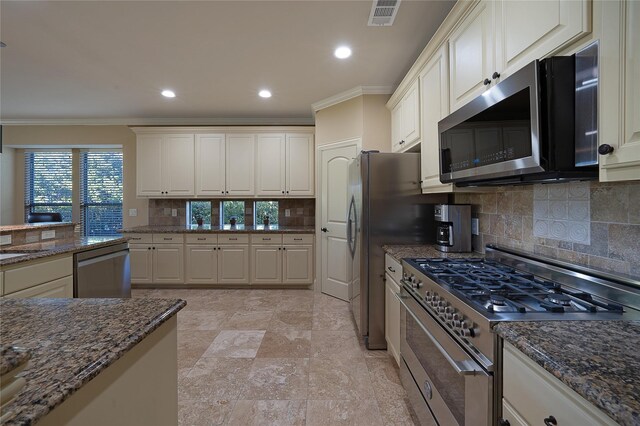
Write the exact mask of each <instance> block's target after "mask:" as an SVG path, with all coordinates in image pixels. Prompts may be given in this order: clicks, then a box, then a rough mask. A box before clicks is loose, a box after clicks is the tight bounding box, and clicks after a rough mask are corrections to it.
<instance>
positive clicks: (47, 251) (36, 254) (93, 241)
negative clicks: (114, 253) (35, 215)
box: [0, 236, 127, 266]
mask: <svg viewBox="0 0 640 426" xmlns="http://www.w3.org/2000/svg"><path fill="white" fill-rule="evenodd" d="M126 242H127V239H126V238H123V237H120V236H114V237H75V238H69V239H60V240H49V241H40V242H38V243H32V244H24V245H21V246H8V247H3V248H2V249H1V250H0V253H24V256H17V257H11V258H8V259H2V260H0V266H7V265H14V264H16V263H21V262H27V261H30V260H34V259H40V258H43V257H48V256H55V255H58V254H65V253H78V252H81V251H86V250H92V249H95V248H99V247H106V246H110V245H114V244H119V243H126Z"/></svg>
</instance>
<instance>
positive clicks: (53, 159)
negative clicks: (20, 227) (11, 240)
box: [24, 151, 73, 222]
mask: <svg viewBox="0 0 640 426" xmlns="http://www.w3.org/2000/svg"><path fill="white" fill-rule="evenodd" d="M24 158H25V191H24V204H25V221H26V218H27V215H28V214H29V213H34V212H59V213H62V220H63V221H65V222H71V217H72V216H71V210H72V200H73V196H72V192H73V188H72V187H73V178H72V160H71V152H70V151H38V152H25V154H24Z"/></svg>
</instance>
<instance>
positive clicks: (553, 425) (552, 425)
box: [544, 416, 558, 426]
mask: <svg viewBox="0 0 640 426" xmlns="http://www.w3.org/2000/svg"><path fill="white" fill-rule="evenodd" d="M544 424H545V425H546V426H557V424H558V421H557V420H556V418H555V417H553V416H549V417H547V418H546V419H544Z"/></svg>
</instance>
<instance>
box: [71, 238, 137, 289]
mask: <svg viewBox="0 0 640 426" xmlns="http://www.w3.org/2000/svg"><path fill="white" fill-rule="evenodd" d="M73 257H74V274H73V296H74V297H117V298H123V297H131V278H130V270H129V246H128V245H127V243H122V244H116V245H112V246H108V247H101V248H97V249H93V250H87V251H83V252H79V253H76V254H75V255H74V256H73Z"/></svg>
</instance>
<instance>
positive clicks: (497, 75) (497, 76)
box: [491, 71, 500, 80]
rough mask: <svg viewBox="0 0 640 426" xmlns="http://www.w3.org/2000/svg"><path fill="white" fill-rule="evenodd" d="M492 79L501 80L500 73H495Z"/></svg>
mask: <svg viewBox="0 0 640 426" xmlns="http://www.w3.org/2000/svg"><path fill="white" fill-rule="evenodd" d="M491 78H492V79H494V80H495V79H496V78H500V73H499V72H498V71H494V72H493V75H492V76H491Z"/></svg>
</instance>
